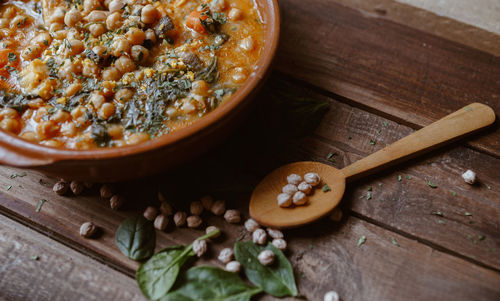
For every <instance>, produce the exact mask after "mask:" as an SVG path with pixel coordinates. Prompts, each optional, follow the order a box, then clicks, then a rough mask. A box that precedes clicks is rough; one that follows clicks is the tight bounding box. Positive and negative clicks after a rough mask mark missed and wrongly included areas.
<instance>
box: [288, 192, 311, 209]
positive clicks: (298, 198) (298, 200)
mask: <svg viewBox="0 0 500 301" xmlns="http://www.w3.org/2000/svg"><path fill="white" fill-rule="evenodd" d="M292 199H293V203H294V204H295V205H297V206H301V205H305V204H306V203H307V201H308V198H307V195H306V194H305V193H303V192H302V191H297V192H296V193H295V194H294V195H293V198H292Z"/></svg>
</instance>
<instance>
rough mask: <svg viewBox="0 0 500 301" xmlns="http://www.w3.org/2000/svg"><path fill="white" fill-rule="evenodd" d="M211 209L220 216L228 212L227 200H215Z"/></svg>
mask: <svg viewBox="0 0 500 301" xmlns="http://www.w3.org/2000/svg"><path fill="white" fill-rule="evenodd" d="M210 211H212V213H213V214H215V215H218V216H220V215H223V214H224V212H226V202H224V201H221V200H219V201H215V202H214V203H213V204H212V207H211V208H210Z"/></svg>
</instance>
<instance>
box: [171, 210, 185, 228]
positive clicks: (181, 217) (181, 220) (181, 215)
mask: <svg viewBox="0 0 500 301" xmlns="http://www.w3.org/2000/svg"><path fill="white" fill-rule="evenodd" d="M186 217H187V214H186V212H182V211H179V212H176V213H175V214H174V223H175V225H176V226H177V227H182V226H184V225H185V224H186Z"/></svg>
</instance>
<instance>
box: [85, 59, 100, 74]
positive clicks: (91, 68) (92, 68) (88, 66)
mask: <svg viewBox="0 0 500 301" xmlns="http://www.w3.org/2000/svg"><path fill="white" fill-rule="evenodd" d="M100 71H101V69H100V68H99V67H98V66H97V65H96V64H95V63H94V62H92V61H90V60H87V61H86V62H85V63H84V64H83V69H82V74H83V76H86V77H94V76H97V75H99V73H100Z"/></svg>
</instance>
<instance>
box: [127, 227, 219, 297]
mask: <svg viewBox="0 0 500 301" xmlns="http://www.w3.org/2000/svg"><path fill="white" fill-rule="evenodd" d="M218 233H220V231H219V230H215V231H212V232H210V233H208V234H206V235H204V236H202V237H199V238H198V239H199V240H203V239H207V238H210V237H212V236H214V235H216V234H218ZM194 255H195V254H194V252H193V244H190V245H189V246H187V247H184V246H173V247H169V248H166V249H163V250H162V251H160V252H158V253H156V254H155V255H154V256H153V257H151V258H150V259H149V260H148V261H146V262H145V263H144V264H142V265H141V266H140V267H139V269H138V270H137V272H136V274H135V279H136V281H137V285H138V286H139V288H140V289H141V291H142V293H143V294H144V295H145V296H146V297H148V299H153V300H156V299H159V298H162V297H163V296H165V295H166V294H167V293H168V292H169V291H170V289H171V288H172V286H173V285H174V283H175V280H176V279H177V276H178V275H179V271H180V270H181V267H182V265H183V264H184V263H185V262H186V261H187V260H188V259H189V258H190V257H192V256H194ZM187 300H189V299H187Z"/></svg>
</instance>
